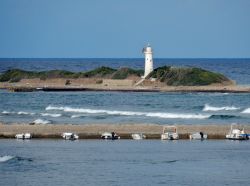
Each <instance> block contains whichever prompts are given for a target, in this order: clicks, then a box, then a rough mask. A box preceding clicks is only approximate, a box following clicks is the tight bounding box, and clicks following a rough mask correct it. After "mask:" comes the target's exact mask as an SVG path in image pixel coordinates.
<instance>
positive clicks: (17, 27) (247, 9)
mask: <svg viewBox="0 0 250 186" xmlns="http://www.w3.org/2000/svg"><path fill="white" fill-rule="evenodd" d="M0 25H1V27H0V57H1V58H4V57H17V58H18V57H42V58H43V57H44V58H49V57H62V58H64V57H66V58H74V57H77V58H78V57H79V58H88V57H90V58H91V57H93V58H102V57H103V58H107V57H111V58H112V57H114V58H119V57H120V58H133V57H143V56H142V53H141V49H142V47H143V46H144V45H145V44H147V43H148V42H149V43H150V44H151V45H152V46H153V48H154V56H155V57H158V58H217V57H219V58H224V57H225V58H237V57H240V58H245V57H247V58H248V57H250V0H71V1H70V0H1V1H0Z"/></svg>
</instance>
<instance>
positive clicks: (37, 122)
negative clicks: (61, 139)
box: [33, 119, 51, 124]
mask: <svg viewBox="0 0 250 186" xmlns="http://www.w3.org/2000/svg"><path fill="white" fill-rule="evenodd" d="M33 123H35V124H49V123H51V121H49V120H45V119H36V120H35V121H33Z"/></svg>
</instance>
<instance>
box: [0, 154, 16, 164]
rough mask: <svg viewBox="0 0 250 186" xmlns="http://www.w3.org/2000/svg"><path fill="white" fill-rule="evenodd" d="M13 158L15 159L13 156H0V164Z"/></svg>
mask: <svg viewBox="0 0 250 186" xmlns="http://www.w3.org/2000/svg"><path fill="white" fill-rule="evenodd" d="M13 158H15V156H9V155H7V156H0V163H2V162H6V161H9V160H11V159H13Z"/></svg>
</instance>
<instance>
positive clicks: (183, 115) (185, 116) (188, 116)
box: [50, 106, 211, 119]
mask: <svg viewBox="0 0 250 186" xmlns="http://www.w3.org/2000/svg"><path fill="white" fill-rule="evenodd" d="M51 108H53V109H58V110H63V111H64V112H75V113H87V114H108V115H123V116H146V117H158V118H169V119H178V118H179V119H206V118H209V117H210V116H211V115H208V114H189V113H164V112H136V111H118V110H115V111H112V110H102V109H100V110H96V109H85V108H72V107H53V106H50V109H51ZM78 117H82V115H80V114H79V115H72V116H71V118H78Z"/></svg>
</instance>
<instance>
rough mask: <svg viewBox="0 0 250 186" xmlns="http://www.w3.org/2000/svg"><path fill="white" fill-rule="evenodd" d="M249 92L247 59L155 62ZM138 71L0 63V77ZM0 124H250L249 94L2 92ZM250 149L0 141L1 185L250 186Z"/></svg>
mask: <svg viewBox="0 0 250 186" xmlns="http://www.w3.org/2000/svg"><path fill="white" fill-rule="evenodd" d="M163 65H174V66H196V67H197V66H198V67H202V68H205V69H208V70H212V71H216V72H220V73H223V74H225V75H227V76H228V77H230V78H231V79H233V80H236V81H237V83H238V84H240V85H243V86H244V85H250V60H249V59H155V66H156V67H158V66H163ZM100 66H109V67H113V68H119V67H125V66H126V67H132V68H137V69H142V68H143V66H144V63H143V59H0V72H4V71H6V70H8V69H12V68H20V69H24V70H36V71H43V70H53V69H64V70H69V71H86V70H90V69H94V68H96V67H100ZM0 121H2V122H4V123H6V124H11V123H13V122H15V123H31V122H34V123H40V124H47V123H51V124H64V123H68V124H78V125H84V124H91V123H98V124H109V123H112V124H121V123H138V124H140V123H155V124H162V125H163V124H176V125H178V124H202V125H206V124H218V125H229V124H231V123H240V124H244V125H249V124H250V94H248V93H245V94H238V93H160V92H157V93H156V92H154V93H150V92H146V93H145V92H21V93H11V92H8V91H6V90H0ZM249 162H250V142H249V141H241V142H239V141H227V140H207V141H189V140H179V141H161V140H143V141H133V140H118V141H102V140H77V141H65V140H60V139H58V140H36V139H33V140H27V141H22V140H21V141H19V140H14V139H12V140H11V139H0V185H1V186H2V185H8V186H16V185H18V186H33V185H36V186H43V185H47V186H50V185H51V186H52V185H53V186H68V185H72V186H73V185H102V186H116V185H173V186H177V185H187V186H189V185H190V186H191V185H192V186H198V185H203V186H208V185H228V186H231V185H232V186H233V185H244V186H245V185H249V183H250V176H249V166H250V163H249Z"/></svg>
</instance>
